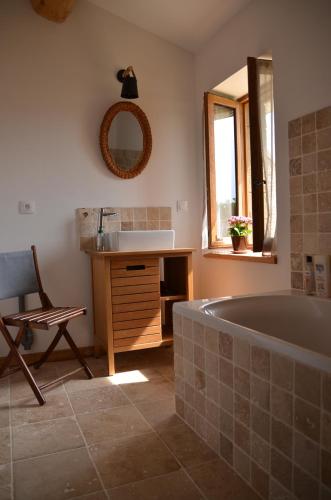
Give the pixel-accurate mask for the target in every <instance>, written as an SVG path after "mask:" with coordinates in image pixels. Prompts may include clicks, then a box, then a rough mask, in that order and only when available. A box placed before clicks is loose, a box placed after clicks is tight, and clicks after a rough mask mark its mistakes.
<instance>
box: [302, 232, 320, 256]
mask: <svg viewBox="0 0 331 500" xmlns="http://www.w3.org/2000/svg"><path fill="white" fill-rule="evenodd" d="M316 236H317V235H316V233H304V235H303V251H304V253H306V254H314V253H318V238H317V237H316Z"/></svg>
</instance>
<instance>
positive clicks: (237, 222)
mask: <svg viewBox="0 0 331 500" xmlns="http://www.w3.org/2000/svg"><path fill="white" fill-rule="evenodd" d="M228 223H229V235H230V236H231V240H232V246H233V251H234V252H235V253H245V252H247V251H248V248H247V236H248V235H249V234H250V233H251V232H252V231H251V229H249V225H250V224H251V223H252V219H251V218H250V217H244V216H243V215H232V217H229V219H228Z"/></svg>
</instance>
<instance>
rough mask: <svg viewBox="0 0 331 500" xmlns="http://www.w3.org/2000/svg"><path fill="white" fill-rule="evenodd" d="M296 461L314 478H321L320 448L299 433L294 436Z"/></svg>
mask: <svg viewBox="0 0 331 500" xmlns="http://www.w3.org/2000/svg"><path fill="white" fill-rule="evenodd" d="M294 461H295V462H296V463H297V464H298V465H299V466H300V467H302V469H304V470H305V471H307V472H309V474H311V475H312V476H316V477H318V476H319V464H320V453H319V447H318V445H317V444H315V443H313V441H311V440H310V439H307V438H306V437H305V436H304V435H303V434H301V433H298V432H295V434H294Z"/></svg>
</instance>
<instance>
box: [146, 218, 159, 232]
mask: <svg viewBox="0 0 331 500" xmlns="http://www.w3.org/2000/svg"><path fill="white" fill-rule="evenodd" d="M146 227H147V229H148V230H150V231H156V230H159V229H160V221H158V220H148V221H147V226H146Z"/></svg>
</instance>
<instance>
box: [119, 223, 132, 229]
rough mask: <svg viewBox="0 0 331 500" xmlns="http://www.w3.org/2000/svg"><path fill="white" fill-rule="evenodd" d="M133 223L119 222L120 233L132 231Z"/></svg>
mask: <svg viewBox="0 0 331 500" xmlns="http://www.w3.org/2000/svg"><path fill="white" fill-rule="evenodd" d="M132 230H133V222H132V221H131V222H121V231H132Z"/></svg>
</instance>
